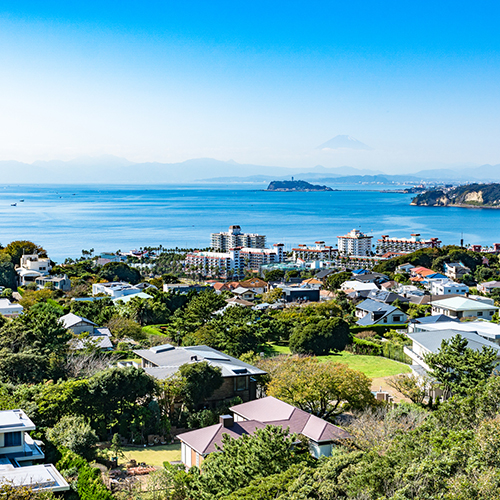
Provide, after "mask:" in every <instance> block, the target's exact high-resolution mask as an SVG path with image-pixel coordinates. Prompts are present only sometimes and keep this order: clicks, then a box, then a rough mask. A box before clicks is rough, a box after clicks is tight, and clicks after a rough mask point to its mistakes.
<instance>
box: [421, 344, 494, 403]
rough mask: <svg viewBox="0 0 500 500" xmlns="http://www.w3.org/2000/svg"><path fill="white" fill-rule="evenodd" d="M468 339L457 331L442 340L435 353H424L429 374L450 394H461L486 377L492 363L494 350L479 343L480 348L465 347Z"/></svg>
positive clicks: (488, 374)
mask: <svg viewBox="0 0 500 500" xmlns="http://www.w3.org/2000/svg"><path fill="white" fill-rule="evenodd" d="M467 344H468V340H467V339H466V338H464V337H462V336H461V335H460V334H457V335H455V336H454V337H452V338H451V339H450V340H443V341H442V342H441V348H440V349H439V351H438V352H437V353H429V354H427V355H426V356H425V358H424V359H425V362H426V363H427V364H428V365H429V368H430V369H431V375H432V376H433V377H434V378H435V379H436V380H437V381H438V382H440V383H441V384H442V386H443V388H444V389H445V390H447V391H448V392H453V393H454V394H462V395H463V394H465V393H466V392H467V391H468V390H470V389H474V388H475V387H477V385H478V384H480V383H481V382H484V381H485V380H487V379H488V378H489V377H490V376H491V374H492V372H493V369H494V367H495V365H496V351H495V350H494V349H493V348H492V347H486V346H482V348H481V350H480V351H479V350H475V349H471V348H469V347H467Z"/></svg>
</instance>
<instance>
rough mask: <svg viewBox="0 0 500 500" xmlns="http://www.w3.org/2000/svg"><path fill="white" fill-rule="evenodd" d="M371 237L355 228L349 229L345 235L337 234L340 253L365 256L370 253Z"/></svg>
mask: <svg viewBox="0 0 500 500" xmlns="http://www.w3.org/2000/svg"><path fill="white" fill-rule="evenodd" d="M372 238H373V236H368V235H366V234H363V233H362V232H361V231H358V230H357V229H353V230H352V231H349V232H348V233H347V234H346V235H345V236H338V251H339V254H340V255H352V256H356V257H366V256H370V255H371V254H372Z"/></svg>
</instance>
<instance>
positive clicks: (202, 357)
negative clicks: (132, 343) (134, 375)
mask: <svg viewBox="0 0 500 500" xmlns="http://www.w3.org/2000/svg"><path fill="white" fill-rule="evenodd" d="M134 353H135V354H136V355H137V356H138V357H140V358H141V366H142V368H143V369H144V371H145V372H146V373H148V374H149V375H151V376H152V377H155V378H157V379H160V380H163V379H166V378H168V377H170V376H172V375H173V374H174V373H176V372H177V371H178V370H179V368H180V367H181V366H182V365H184V364H186V363H200V362H202V361H206V362H207V363H208V364H209V365H211V366H214V367H218V368H220V369H221V373H222V378H223V379H224V382H223V384H222V386H221V387H220V388H219V389H217V390H216V391H215V392H214V394H212V396H211V397H210V398H209V399H208V400H207V404H209V405H215V404H216V403H217V402H220V401H229V400H231V399H232V398H234V397H236V396H239V397H240V398H241V399H242V400H243V401H251V400H253V399H255V398H256V397H257V382H256V380H255V378H254V377H255V376H257V375H265V373H266V372H264V371H263V370H261V369H260V368H257V367H255V366H252V365H249V364H248V363H244V362H243V361H240V360H239V359H237V358H233V357H232V356H229V355H227V354H224V353H222V352H220V351H217V350H215V349H212V348H211V347H207V346H203V345H201V346H200V345H198V346H187V347H174V346H172V345H170V344H164V345H160V346H155V347H151V348H149V349H139V350H137V351H134Z"/></svg>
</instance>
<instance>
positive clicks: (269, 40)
mask: <svg viewBox="0 0 500 500" xmlns="http://www.w3.org/2000/svg"><path fill="white" fill-rule="evenodd" d="M499 14H500V4H498V2H493V1H491V2H488V1H474V2H473V1H468V2H463V1H459V0H454V1H435V0H434V1H432V2H430V1H429V2H428V1H413V2H410V1H402V0H399V1H390V0H387V1H382V0H379V1H377V0H369V1H363V2H362V1H355V0H351V1H342V2H340V1H335V0H330V1H314V0H309V1H293V0H287V1H269V0H267V1H265V2H262V1H259V0H252V1H246V2H239V1H235V0H233V1H227V2H224V1H218V0H211V1H206V0H205V1H189V0H182V1H181V0H179V1H175V2H170V1H161V2H155V1H142V2H139V1H133V2H132V1H127V0H121V1H106V0H101V1H99V2H95V1H92V0H87V1H78V0H75V1H71V2H68V1H51V0H44V1H39V0H37V1H19V0H15V1H9V0H4V1H2V2H1V3H0V117H1V119H0V160H7V159H16V160H22V161H34V160H37V159H44V160H48V159H70V158H74V157H77V156H79V155H100V154H112V155H117V156H122V157H126V158H128V159H130V160H132V161H162V162H175V161H182V160H186V159H189V158H197V157H212V158H217V159H221V160H229V159H234V160H235V161H237V162H242V163H243V162H244V163H259V164H265V165H277V166H290V167H303V168H305V167H312V166H314V165H316V164H322V165H324V166H326V167H338V166H342V165H350V166H353V167H358V168H376V169H380V170H384V171H387V172H391V173H394V172H402V171H414V170H418V169H420V168H428V167H437V166H440V165H442V166H445V165H458V164H460V165H465V164H477V165H480V164H483V163H491V164H494V163H500V140H499V139H500V113H499V110H500V51H499V50H500V32H499V29H498V19H499ZM338 134H348V135H351V136H353V137H355V138H356V139H358V140H360V141H362V142H364V143H365V144H368V145H369V146H371V147H372V148H373V150H371V151H353V150H345V149H344V150H331V151H320V150H316V149H315V148H316V146H318V145H319V144H322V143H323V142H325V141H327V140H328V139H330V138H332V137H334V136H336V135H338Z"/></svg>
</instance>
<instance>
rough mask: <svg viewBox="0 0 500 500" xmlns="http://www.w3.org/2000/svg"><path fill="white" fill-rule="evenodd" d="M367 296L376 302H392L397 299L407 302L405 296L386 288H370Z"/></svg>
mask: <svg viewBox="0 0 500 500" xmlns="http://www.w3.org/2000/svg"><path fill="white" fill-rule="evenodd" d="M367 298H368V299H372V300H376V301H378V302H384V304H392V303H393V302H394V301H395V300H399V301H400V302H409V300H408V299H407V298H406V297H403V296H401V295H398V294H397V293H394V292H389V291H387V290H370V292H369V293H368V296H367Z"/></svg>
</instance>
